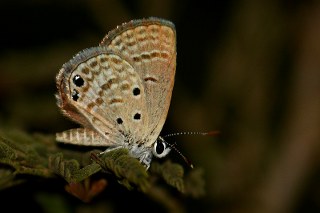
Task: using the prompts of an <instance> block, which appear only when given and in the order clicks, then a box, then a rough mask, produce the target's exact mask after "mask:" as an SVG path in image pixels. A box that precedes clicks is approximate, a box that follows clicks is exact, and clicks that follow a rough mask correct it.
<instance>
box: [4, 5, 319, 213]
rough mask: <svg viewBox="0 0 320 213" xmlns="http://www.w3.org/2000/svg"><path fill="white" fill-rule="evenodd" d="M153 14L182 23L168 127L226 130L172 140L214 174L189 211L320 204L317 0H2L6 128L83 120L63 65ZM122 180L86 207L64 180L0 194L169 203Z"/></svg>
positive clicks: (56, 203) (52, 204)
mask: <svg viewBox="0 0 320 213" xmlns="http://www.w3.org/2000/svg"><path fill="white" fill-rule="evenodd" d="M149 16H156V17H161V18H165V19H169V20H171V21H172V22H174V23H175V25H176V30H177V51H178V55H177V73H176V81H175V87H174V90H173V97H172V101H171V106H170V110H169V114H168V118H167V122H166V124H165V126H164V128H163V132H162V134H167V133H172V132H186V131H210V130H220V131H221V134H220V135H219V136H215V137H204V136H181V137H178V138H175V139H174V140H175V141H177V144H178V147H179V149H180V150H181V151H182V153H184V154H185V155H186V156H187V157H188V158H190V159H191V160H192V161H193V162H194V164H195V166H196V167H201V168H203V170H204V175H205V179H206V196H205V197H202V198H199V199H192V198H184V197H180V198H177V199H178V200H179V202H180V206H181V211H185V212H221V213H229V212H248V213H250V212H262V213H263V212H265V213H282V212H294V213H300V212H319V211H320V184H319V183H320V182H319V177H320V170H319V160H320V158H319V156H320V155H319V154H320V153H319V151H320V149H319V148H320V140H319V139H320V131H319V127H320V3H319V2H318V1H311V0H309V1H298V0H295V1H286V0H282V1H275V0H271V1H270V0H261V1H254V0H241V1H231V0H229V1H208V2H206V1H192V0H189V1H182V0H175V1H171V0H162V1H155V0H149V1H147V0H140V1H125V0H122V1H116V0H110V1H107V0H105V1H102V0H90V1H89V0H86V1H85V0H83V1H79V0H72V1H62V0H43V1H40V0H38V1H36V0H33V1H32V0H25V1H17V0H2V1H1V2H0V17H1V18H0V48H1V49H0V74H1V77H0V128H17V129H22V130H23V131H26V132H29V133H34V132H40V133H44V134H54V133H55V132H57V131H62V130H66V129H68V128H72V127H75V126H76V125H75V124H74V123H72V122H70V121H69V120H67V119H65V118H64V117H63V116H62V115H61V114H60V112H59V110H58V107H57V106H56V103H55V98H54V93H55V92H56V88H55V75H56V74H57V72H58V70H59V69H60V67H61V66H62V64H63V63H65V62H67V61H68V60H69V59H70V58H71V57H72V56H73V55H74V54H75V53H77V52H78V51H80V50H82V49H85V48H88V47H92V46H97V45H98V43H99V42H100V40H101V39H102V38H103V37H104V35H105V34H106V33H107V32H108V31H109V30H111V29H113V28H114V27H115V26H117V25H120V24H121V23H122V22H127V21H129V20H131V19H138V18H143V17H149ZM113 187H114V188H112V187H111V188H107V189H106V191H105V192H104V193H103V194H101V195H100V196H98V197H97V198H96V199H95V200H94V201H93V202H92V203H91V204H84V203H82V202H81V201H79V200H77V199H76V198H73V197H71V195H68V194H66V192H65V191H64V190H63V183H51V182H50V183H49V184H48V182H43V183H42V182H41V181H40V183H39V182H37V181H35V182H33V183H27V184H25V185H23V186H21V187H15V188H14V189H8V190H5V191H3V192H1V196H0V198H1V201H0V203H1V206H3V204H6V205H7V206H8V207H9V209H10V211H11V212H12V211H14V210H17V209H19V208H20V207H22V208H23V209H24V210H26V209H29V210H31V211H37V212H120V211H123V210H124V209H126V208H130V211H139V210H140V211H141V212H146V211H148V212H150V211H152V212H153V211H155V212H162V211H164V210H163V209H162V207H161V206H159V205H158V204H157V202H155V201H152V200H150V199H149V198H148V197H147V196H145V195H144V194H141V193H138V192H134V191H128V190H126V189H125V188H124V187H122V186H120V185H115V186H113ZM9 202H13V203H14V204H12V205H10V204H9ZM1 208H2V207H1Z"/></svg>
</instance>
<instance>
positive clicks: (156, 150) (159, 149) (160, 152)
mask: <svg viewBox="0 0 320 213" xmlns="http://www.w3.org/2000/svg"><path fill="white" fill-rule="evenodd" d="M170 150H171V149H170V147H168V146H167V144H166V142H165V141H164V140H163V139H162V138H158V139H157V142H155V143H154V145H153V150H152V151H153V154H154V155H155V156H156V157H158V158H162V157H164V156H166V155H167V154H168V153H169V152H170Z"/></svg>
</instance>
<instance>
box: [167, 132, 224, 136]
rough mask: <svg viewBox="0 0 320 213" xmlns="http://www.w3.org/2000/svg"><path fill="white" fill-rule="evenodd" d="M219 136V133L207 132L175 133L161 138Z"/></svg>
mask: <svg viewBox="0 0 320 213" xmlns="http://www.w3.org/2000/svg"><path fill="white" fill-rule="evenodd" d="M218 134H220V132H219V131H209V132H176V133H171V134H167V135H165V136H162V137H163V138H168V137H173V136H180V135H208V136H214V135H218Z"/></svg>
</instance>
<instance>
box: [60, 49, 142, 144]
mask: <svg viewBox="0 0 320 213" xmlns="http://www.w3.org/2000/svg"><path fill="white" fill-rule="evenodd" d="M56 81H57V88H58V94H57V95H56V97H57V100H58V102H57V103H58V106H59V107H60V109H61V110H62V112H63V114H64V115H66V116H67V117H69V118H71V119H72V120H74V121H76V122H78V123H79V124H81V125H83V126H84V127H85V130H84V129H74V130H71V131H70V130H68V131H65V132H63V133H60V134H57V140H58V141H62V142H66V143H75V144H80V145H97V146H103V145H104V146H109V145H121V144H123V143H124V142H126V143H130V142H131V141H128V140H129V139H130V140H133V141H141V138H142V137H143V136H142V133H143V132H144V130H143V128H144V126H146V125H147V123H148V120H147V119H148V116H145V115H144V113H143V112H146V110H147V109H146V104H145V103H146V100H145V91H144V87H143V84H142V82H141V79H140V77H139V75H138V74H137V72H135V70H134V68H133V67H132V66H131V65H130V64H129V63H128V62H127V61H126V60H124V59H123V58H122V57H121V56H120V55H118V54H116V53H114V52H113V51H111V50H109V49H107V48H105V47H93V48H90V49H86V50H84V51H82V52H80V53H79V54H77V55H76V56H75V57H74V58H73V59H72V60H70V61H69V62H68V63H66V64H64V65H63V67H62V68H61V70H60V72H59V73H58V75H57V78H56ZM103 139H104V140H103Z"/></svg>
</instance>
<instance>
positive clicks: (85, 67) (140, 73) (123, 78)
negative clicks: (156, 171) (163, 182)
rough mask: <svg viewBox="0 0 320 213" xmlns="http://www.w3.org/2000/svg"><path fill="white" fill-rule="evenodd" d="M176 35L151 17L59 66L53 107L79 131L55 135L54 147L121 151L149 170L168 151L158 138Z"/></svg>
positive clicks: (168, 91)
mask: <svg viewBox="0 0 320 213" xmlns="http://www.w3.org/2000/svg"><path fill="white" fill-rule="evenodd" d="M176 55H177V51H176V30H175V26H174V24H173V23H172V22H170V21H168V20H164V19H160V18H156V17H150V18H146V19H138V20H132V21H130V22H127V23H123V24H122V25H120V26H118V27H116V28H115V29H113V30H111V31H110V32H109V33H108V34H107V35H106V36H105V37H104V38H103V40H102V41H101V42H100V44H99V46H97V47H91V48H88V49H85V50H83V51H81V52H79V53H78V54H76V55H75V56H74V57H73V58H72V59H71V60H70V61H68V62H67V63H65V64H63V66H62V68H61V69H60V70H59V72H58V74H57V76H56V86H57V90H58V92H57V94H56V99H57V105H58V107H59V108H60V110H61V112H62V114H63V115H65V116H66V117H68V118H70V119H71V120H73V121H75V122H77V123H79V124H80V125H81V126H82V127H81V128H75V129H70V130H66V131H63V132H59V133H56V140H57V141H58V142H63V143H69V144H76V145H83V146H99V147H100V146H106V147H107V149H106V152H107V151H108V150H111V149H117V148H126V149H127V150H128V151H129V154H130V155H131V156H132V157H134V158H137V159H139V161H140V162H141V163H142V164H143V165H144V166H145V167H146V168H147V169H148V168H149V166H150V163H151V161H152V158H153V156H155V157H158V158H161V157H164V156H166V155H167V154H168V153H169V152H170V150H171V146H169V144H168V143H166V141H165V140H164V139H163V138H162V137H161V136H159V134H160V132H161V130H162V128H163V125H164V123H165V121H166V117H167V114H168V110H169V106H170V101H171V96H172V90H173V86H174V78H175V71H176Z"/></svg>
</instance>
